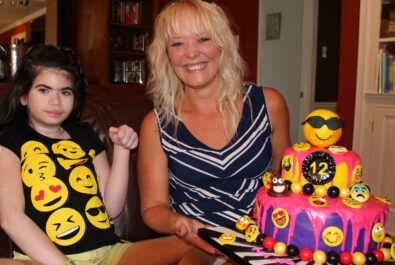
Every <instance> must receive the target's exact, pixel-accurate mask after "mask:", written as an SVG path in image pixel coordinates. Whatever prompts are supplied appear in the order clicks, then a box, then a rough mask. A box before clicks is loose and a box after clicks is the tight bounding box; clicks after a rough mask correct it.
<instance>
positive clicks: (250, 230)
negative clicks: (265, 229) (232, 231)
mask: <svg viewBox="0 0 395 265" xmlns="http://www.w3.org/2000/svg"><path fill="white" fill-rule="evenodd" d="M259 234H260V233H259V229H258V227H257V226H256V225H255V224H251V225H249V226H247V229H246V230H245V238H246V241H247V242H248V243H252V242H254V243H255V242H256V238H257V237H258V235H259Z"/></svg>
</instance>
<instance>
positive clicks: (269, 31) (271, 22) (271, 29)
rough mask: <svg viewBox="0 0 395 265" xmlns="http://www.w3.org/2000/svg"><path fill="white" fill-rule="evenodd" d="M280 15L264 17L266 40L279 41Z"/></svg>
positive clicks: (272, 14)
mask: <svg viewBox="0 0 395 265" xmlns="http://www.w3.org/2000/svg"><path fill="white" fill-rule="evenodd" d="M280 30H281V13H270V14H267V15H266V40H278V39H280Z"/></svg>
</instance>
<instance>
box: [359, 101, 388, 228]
mask: <svg viewBox="0 0 395 265" xmlns="http://www.w3.org/2000/svg"><path fill="white" fill-rule="evenodd" d="M373 122H374V125H373V126H374V127H373V140H372V146H371V152H372V153H371V159H370V161H369V162H368V163H369V172H368V176H366V178H369V179H366V178H365V177H364V179H365V180H366V181H367V183H368V184H369V185H370V186H371V190H372V192H373V194H375V195H380V196H384V197H386V198H388V199H390V200H391V201H392V202H393V204H392V205H390V214H389V219H388V227H387V230H388V231H390V232H392V233H394V232H395V192H394V188H395V184H394V180H395V174H394V173H395V167H394V165H395V108H394V106H380V105H375V106H373Z"/></svg>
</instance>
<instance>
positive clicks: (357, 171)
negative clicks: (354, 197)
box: [352, 165, 363, 183]
mask: <svg viewBox="0 0 395 265" xmlns="http://www.w3.org/2000/svg"><path fill="white" fill-rule="evenodd" d="M362 175H363V168H362V166H361V165H356V166H355V167H354V169H353V171H352V178H353V179H354V181H355V183H361V182H362Z"/></svg>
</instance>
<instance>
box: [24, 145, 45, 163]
mask: <svg viewBox="0 0 395 265" xmlns="http://www.w3.org/2000/svg"><path fill="white" fill-rule="evenodd" d="M48 153H49V151H48V148H46V147H45V145H43V144H42V143H40V142H37V141H28V142H26V143H24V144H23V145H22V147H21V161H23V160H25V159H26V157H28V156H29V155H33V154H48Z"/></svg>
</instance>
